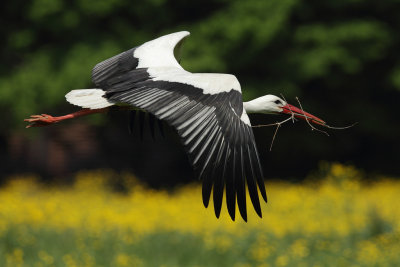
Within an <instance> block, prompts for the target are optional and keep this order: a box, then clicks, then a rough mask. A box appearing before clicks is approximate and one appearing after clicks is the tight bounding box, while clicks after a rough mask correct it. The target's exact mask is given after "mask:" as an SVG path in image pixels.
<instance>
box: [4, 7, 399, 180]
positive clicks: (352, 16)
mask: <svg viewBox="0 0 400 267" xmlns="http://www.w3.org/2000/svg"><path fill="white" fill-rule="evenodd" d="M0 5H1V6H2V7H1V9H0V10H1V11H0V14H1V16H0V17H1V20H2V21H1V25H2V27H1V29H0V31H1V35H2V39H3V42H2V45H1V46H0V55H1V62H2V64H1V66H0V111H1V112H2V114H6V115H3V119H2V123H1V124H0V127H1V128H0V129H1V131H2V132H3V134H2V137H3V138H5V136H7V135H10V134H12V133H14V132H19V131H21V130H22V129H23V125H22V123H21V121H22V119H23V118H25V117H27V116H29V115H30V114H32V113H43V112H46V113H51V111H61V110H65V109H68V104H66V103H65V100H64V95H65V94H66V93H67V92H68V91H69V90H71V89H76V88H91V87H92V86H93V85H92V84H91V81H90V74H91V69H92V67H93V66H94V65H95V64H96V63H97V62H99V61H101V60H103V59H105V58H108V57H110V56H112V55H114V54H116V53H119V52H121V51H124V50H127V49H129V48H131V47H133V46H136V45H138V44H141V43H143V42H145V41H147V40H151V39H153V38H155V37H158V36H160V35H163V34H166V33H170V32H174V31H180V30H188V31H190V32H191V33H192V35H191V37H190V38H189V39H188V40H187V41H186V43H185V46H184V50H183V61H182V65H183V66H184V68H186V69H187V70H189V71H193V72H227V73H233V74H235V75H236V76H237V77H238V78H239V80H240V81H241V84H242V89H243V93H244V98H245V100H248V99H250V98H252V97H255V96H259V95H263V94H266V93H272V94H280V93H283V94H284V95H285V97H286V98H287V99H288V100H289V102H295V100H294V97H295V96H298V97H300V99H301V100H302V101H303V106H305V107H306V108H305V109H306V110H309V111H310V112H312V113H315V114H316V115H317V116H320V117H321V118H323V119H325V120H326V121H328V122H329V123H332V124H333V125H337V126H343V125H346V124H350V123H353V122H355V121H357V122H359V125H358V126H356V127H355V128H353V129H352V130H349V131H347V132H346V133H345V134H344V133H343V132H335V133H334V135H336V136H338V135H339V136H340V135H342V136H343V135H345V136H346V140H344V141H343V140H342V141H340V140H337V139H335V138H337V137H334V138H333V139H330V140H328V141H324V140H325V139H321V137H315V138H310V137H309V133H308V132H307V133H303V132H301V131H300V133H299V134H298V135H297V136H296V142H298V143H301V144H302V145H303V146H304V149H309V148H310V147H312V146H314V148H311V151H314V152H315V151H322V150H328V152H327V153H326V154H325V159H328V160H329V159H334V160H353V161H355V162H356V163H357V164H358V165H361V166H362V167H371V163H374V164H375V165H374V166H376V168H377V169H379V170H382V169H386V170H388V171H389V172H397V173H398V169H397V168H395V167H393V166H392V165H393V164H392V162H393V157H394V156H395V155H396V154H397V152H396V151H398V150H399V149H400V148H399V144H398V141H397V137H398V136H399V133H400V129H399V128H400V126H399V121H398V118H397V106H398V105H399V100H400V95H399V90H400V55H399V52H398V51H399V49H400V44H399V34H398V33H399V32H400V17H399V16H398V13H399V10H400V9H399V8H400V2H399V1H397V0H383V1H372V0H337V1H300V0H268V1H265V0H247V1H241V0H232V1H231V0H208V1H184V0H172V1H167V0H148V1H127V0H100V1H93V0H73V1H67V0H32V1H22V0H17V1H8V2H3V3H2V4H0ZM256 135H257V133H256ZM282 135H283V139H284V140H285V136H288V135H290V133H286V134H285V133H284V134H282ZM0 138H1V136H0ZM310 139H311V140H310ZM299 141H300V142H299ZM303 141H304V142H303ZM328 143H333V145H330V144H328ZM313 144H316V145H313ZM291 145H293V143H291V142H290V141H288V142H287V143H286V144H284V145H283V147H285V146H286V148H288V147H290V146H291ZM338 147H340V148H341V149H338ZM282 150H285V148H282ZM286 150H287V149H286ZM357 155H360V157H357V158H358V159H356V160H354V158H355V157H356V156H357Z"/></svg>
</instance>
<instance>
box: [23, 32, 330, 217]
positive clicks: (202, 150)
mask: <svg viewBox="0 0 400 267" xmlns="http://www.w3.org/2000/svg"><path fill="white" fill-rule="evenodd" d="M189 34H190V33H189V32H187V31H181V32H176V33H172V34H168V35H165V36H162V37H159V38H157V39H154V40H152V41H149V42H146V43H144V44H142V45H139V46H137V47H135V48H132V49H130V50H128V51H125V52H123V53H121V54H118V55H116V56H113V57H111V58H109V59H107V60H104V61H103V62H100V63H98V64H97V65H96V66H95V67H94V68H93V70H92V81H93V83H94V84H95V86H96V88H94V89H77V90H72V91H70V92H69V93H68V94H67V95H66V96H65V97H66V99H67V101H68V102H69V103H71V104H74V105H77V106H80V107H82V108H83V109H82V110H80V111H78V112H75V113H71V114H68V115H65V116H60V117H53V116H50V115H47V114H42V115H32V116H31V117H30V118H29V119H25V121H27V122H29V123H30V124H29V125H28V126H27V127H37V126H46V125H49V124H52V123H56V122H60V121H62V120H65V119H72V118H75V117H79V116H84V115H88V114H93V113H99V112H105V111H106V110H107V108H108V107H110V106H114V105H125V106H126V105H129V106H131V107H132V108H135V109H140V110H144V111H147V112H149V113H151V114H153V115H154V116H156V117H157V118H158V119H160V120H165V121H166V122H167V123H168V124H169V125H171V126H173V127H174V128H175V129H176V130H177V132H178V134H179V136H180V138H181V141H182V143H183V145H184V147H185V150H186V152H187V154H188V156H189V160H190V163H191V164H192V166H193V168H194V170H195V172H196V174H197V176H198V178H199V179H200V180H202V183H203V186H202V196H203V203H204V206H205V207H207V206H208V204H209V200H210V197H211V193H212V195H213V203H214V211H215V215H216V217H217V218H218V217H219V216H220V212H221V206H222V198H223V193H224V189H225V191H226V205H227V209H228V212H229V215H230V217H231V218H232V220H235V209H236V202H237V203H238V207H239V212H240V215H241V216H242V218H243V220H245V221H247V210H246V184H247V188H248V191H249V195H250V199H251V202H252V204H253V207H254V209H255V211H256V213H257V214H258V215H259V216H260V217H262V214H261V207H260V200H259V193H258V191H260V193H261V197H262V199H264V201H265V202H267V195H266V192H265V186H264V176H263V172H262V168H261V165H260V159H259V156H258V153H257V148H256V144H255V140H254V135H253V131H252V128H251V124H250V120H249V117H248V116H247V113H264V114H269V113H275V114H279V113H283V114H288V115H291V116H296V117H298V118H301V119H305V120H308V121H309V122H313V123H316V124H325V122H324V121H323V120H321V119H319V118H317V117H315V116H313V115H311V114H309V113H307V112H304V111H303V110H302V109H299V108H297V107H295V106H292V105H290V104H288V103H286V102H285V101H284V100H283V99H281V98H279V97H277V96H274V95H265V96H262V97H259V98H256V99H254V100H252V101H249V102H243V101H242V93H241V89H240V84H239V81H238V80H237V79H236V77H235V76H234V75H231V74H216V73H191V72H188V71H186V70H184V69H183V68H182V67H181V66H180V65H179V63H178V61H177V59H176V58H175V54H176V53H177V52H178V50H179V49H180V47H181V44H182V41H183V40H184V39H185V37H187V36H189Z"/></svg>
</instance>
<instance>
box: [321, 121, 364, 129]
mask: <svg viewBox="0 0 400 267" xmlns="http://www.w3.org/2000/svg"><path fill="white" fill-rule="evenodd" d="M356 124H358V122H355V123H353V124H352V125H349V126H344V127H333V126H329V125H328V124H325V125H324V126H325V127H326V128H329V129H334V130H343V129H348V128H351V127H353V126H354V125H356Z"/></svg>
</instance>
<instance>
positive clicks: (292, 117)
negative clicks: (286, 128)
mask: <svg viewBox="0 0 400 267" xmlns="http://www.w3.org/2000/svg"><path fill="white" fill-rule="evenodd" d="M281 96H282V98H283V99H284V100H285V98H284V97H283V95H282V94H281ZM285 102H286V100H285ZM289 110H290V107H289ZM290 114H291V116H290V117H289V118H287V119H284V120H283V121H279V122H275V123H270V124H261V125H254V126H252V127H253V128H260V127H268V126H275V125H276V129H275V132H274V135H273V136H272V141H271V145H270V147H269V151H272V146H273V144H274V141H275V137H276V135H277V133H278V130H279V127H281V125H282V124H284V123H285V122H288V121H290V120H292V122H293V123H294V121H295V120H296V118H295V117H294V113H293V112H292V110H290Z"/></svg>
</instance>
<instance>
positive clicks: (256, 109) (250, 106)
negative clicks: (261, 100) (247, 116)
mask: <svg viewBox="0 0 400 267" xmlns="http://www.w3.org/2000/svg"><path fill="white" fill-rule="evenodd" d="M243 108H244V110H246V112H247V113H261V109H260V105H259V104H258V101H257V98H256V99H253V100H250V101H248V102H243Z"/></svg>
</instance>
